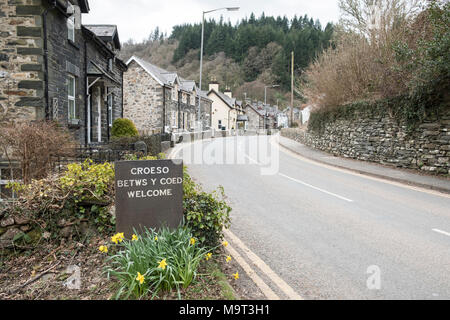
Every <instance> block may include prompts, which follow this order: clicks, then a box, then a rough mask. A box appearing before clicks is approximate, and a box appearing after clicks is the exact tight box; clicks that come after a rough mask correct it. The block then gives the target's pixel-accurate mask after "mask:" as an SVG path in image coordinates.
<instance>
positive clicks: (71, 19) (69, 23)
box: [67, 3, 75, 42]
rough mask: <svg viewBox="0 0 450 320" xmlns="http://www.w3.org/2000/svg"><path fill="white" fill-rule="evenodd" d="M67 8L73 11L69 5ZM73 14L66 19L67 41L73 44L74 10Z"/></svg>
mask: <svg viewBox="0 0 450 320" xmlns="http://www.w3.org/2000/svg"><path fill="white" fill-rule="evenodd" d="M69 6H70V7H72V9H74V7H73V5H72V4H70V3H69ZM72 11H73V12H74V13H73V14H72V15H71V16H70V17H68V18H67V39H68V40H70V41H72V42H75V10H72Z"/></svg>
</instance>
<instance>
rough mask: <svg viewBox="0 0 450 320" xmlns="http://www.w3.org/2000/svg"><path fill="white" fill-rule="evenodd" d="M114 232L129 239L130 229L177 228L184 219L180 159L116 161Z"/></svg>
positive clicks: (181, 165)
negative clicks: (121, 233) (122, 233)
mask: <svg viewBox="0 0 450 320" xmlns="http://www.w3.org/2000/svg"><path fill="white" fill-rule="evenodd" d="M115 172H116V230H117V232H124V233H125V236H127V237H130V236H131V235H132V233H133V228H135V229H136V230H139V229H140V228H141V227H147V228H156V229H158V228H160V227H162V226H167V227H169V228H176V227H178V226H179V225H180V223H181V221H182V219H183V163H182V161H181V160H179V161H175V162H174V161H172V160H149V161H147V160H144V161H118V162H116V163H115Z"/></svg>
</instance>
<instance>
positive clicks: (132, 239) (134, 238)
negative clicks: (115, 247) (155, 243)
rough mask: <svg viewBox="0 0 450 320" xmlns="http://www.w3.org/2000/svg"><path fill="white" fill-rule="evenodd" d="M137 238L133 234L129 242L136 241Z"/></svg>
mask: <svg viewBox="0 0 450 320" xmlns="http://www.w3.org/2000/svg"><path fill="white" fill-rule="evenodd" d="M138 239H139V238H138V236H137V235H135V234H133V236H132V237H131V241H138Z"/></svg>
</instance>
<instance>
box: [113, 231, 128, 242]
mask: <svg viewBox="0 0 450 320" xmlns="http://www.w3.org/2000/svg"><path fill="white" fill-rule="evenodd" d="M124 238H125V236H124V234H123V232H121V233H117V234H115V235H113V236H112V237H111V241H112V242H114V243H115V244H118V243H119V242H122V241H123V239H124Z"/></svg>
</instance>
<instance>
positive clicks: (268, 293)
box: [225, 245, 280, 300]
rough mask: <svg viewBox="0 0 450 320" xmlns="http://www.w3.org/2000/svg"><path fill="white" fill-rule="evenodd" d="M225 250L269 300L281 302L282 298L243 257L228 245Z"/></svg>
mask: <svg viewBox="0 0 450 320" xmlns="http://www.w3.org/2000/svg"><path fill="white" fill-rule="evenodd" d="M225 250H226V251H227V252H228V253H229V254H230V255H231V256H232V257H233V259H234V260H236V262H237V263H239V265H240V266H241V267H242V269H244V271H245V273H247V275H248V276H249V277H250V279H252V280H253V282H254V283H255V284H256V285H257V286H258V288H259V289H260V290H261V292H262V293H263V294H264V295H265V296H266V298H267V299H269V300H280V297H279V296H277V294H276V293H275V292H273V290H272V289H270V287H269V286H268V285H267V284H266V283H265V282H264V281H263V279H261V278H260V277H259V276H258V275H257V274H256V272H255V271H254V270H253V269H252V267H250V265H249V264H248V263H247V262H246V261H245V260H244V258H242V256H241V255H240V254H239V253H238V252H237V251H236V250H234V249H233V248H232V247H231V245H228V246H227V247H226V248H225Z"/></svg>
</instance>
